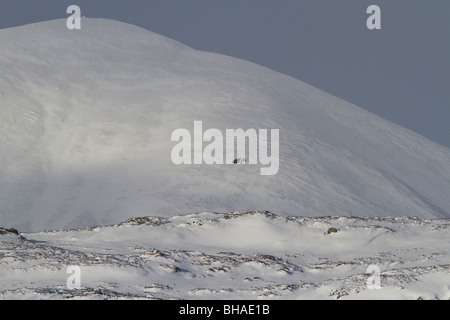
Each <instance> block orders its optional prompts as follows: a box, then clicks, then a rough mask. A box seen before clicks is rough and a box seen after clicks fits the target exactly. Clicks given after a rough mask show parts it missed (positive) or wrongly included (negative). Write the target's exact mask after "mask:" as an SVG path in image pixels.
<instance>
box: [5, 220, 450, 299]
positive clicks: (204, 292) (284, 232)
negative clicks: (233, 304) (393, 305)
mask: <svg viewBox="0 0 450 320" xmlns="http://www.w3.org/2000/svg"><path fill="white" fill-rule="evenodd" d="M449 227H450V220H449V219H434V220H423V221H421V220H418V219H413V218H367V217H365V218H357V217H293V216H282V215H276V214H273V213H270V212H247V213H239V212H235V213H227V214H218V213H206V212H205V213H199V214H190V215H183V216H174V217H171V218H168V219H167V218H160V217H143V218H135V219H129V220H128V221H125V222H123V223H120V224H116V225H110V226H101V227H93V228H82V229H73V230H58V231H45V232H38V233H22V234H21V235H20V236H19V235H16V234H9V235H0V275H1V276H2V278H0V299H105V298H106V299H450V276H449V274H450V255H449V245H448V244H449V243H450V232H449ZM331 228H334V229H336V231H337V232H334V233H328V232H327V231H328V230H330V229H331ZM370 265H376V266H378V267H379V268H380V271H381V272H380V286H381V288H380V289H369V288H368V287H367V280H368V279H369V277H371V276H372V274H368V273H367V268H368V267H369V266H370ZM69 266H79V267H80V271H81V272H80V285H81V287H80V288H79V289H69V288H68V287H67V279H68V278H69V276H70V274H68V273H67V272H66V271H67V268H68V267H69Z"/></svg>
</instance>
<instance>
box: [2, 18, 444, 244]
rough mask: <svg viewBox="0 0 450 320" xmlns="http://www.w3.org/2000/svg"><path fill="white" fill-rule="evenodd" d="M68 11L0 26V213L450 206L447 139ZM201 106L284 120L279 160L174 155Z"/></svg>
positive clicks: (229, 123) (29, 225)
mask: <svg viewBox="0 0 450 320" xmlns="http://www.w3.org/2000/svg"><path fill="white" fill-rule="evenodd" d="M65 23H66V21H65V20H64V19H62V20H54V21H49V22H43V23H37V24H32V25H26V26H23V27H16V28H11V29H3V30H0V43H1V45H0V226H2V227H7V228H11V227H14V228H17V229H19V231H23V232H24V231H34V232H36V231H40V230H44V229H61V228H80V227H89V226H96V225H105V224H117V223H119V222H120V221H124V220H126V219H128V218H131V217H137V216H160V217H165V218H170V217H174V216H178V215H181V214H186V213H195V212H205V211H207V212H233V211H242V212H245V211H258V210H269V211H271V212H275V213H277V214H286V215H290V216H366V217H368V216H370V217H374V216H389V217H400V216H406V217H419V218H421V219H432V218H448V217H450V215H449V212H450V150H449V149H448V148H445V147H443V146H440V145H438V144H435V143H433V142H431V141H430V140H428V139H426V138H424V137H422V136H420V135H418V134H415V133H413V132H411V131H409V130H406V129H404V128H402V127H400V126H398V125H395V124H393V123H391V122H389V121H386V120H384V119H382V118H380V117H377V116H375V115H373V114H371V113H369V112H367V111H364V110H363V109H361V108H359V107H357V106H354V105H352V104H350V103H348V102H345V101H343V100H341V99H339V98H336V97H334V96H331V95H329V94H327V93H325V92H323V91H321V90H319V89H317V88H314V87H312V86H310V85H308V84H305V83H303V82H301V81H299V80H296V79H293V78H291V77H288V76H285V75H282V74H280V73H277V72H275V71H272V70H269V69H267V68H264V67H261V66H258V65H255V64H252V63H249V62H247V61H243V60H239V59H235V58H231V57H227V56H223V55H219V54H213V53H207V52H200V51H196V50H194V49H191V48H189V47H187V46H185V45H183V44H180V43H178V42H176V41H173V40H170V39H167V38H165V37H162V36H159V35H157V34H155V33H152V32H150V31H147V30H144V29H140V28H138V27H135V26H132V25H128V24H124V23H120V22H115V21H110V20H104V19H86V18H83V20H82V29H81V30H68V29H67V28H66V24H65ZM305 45H306V44H305ZM318 67H320V66H318ZM330 76H333V75H332V74H330ZM355 90H356V88H355ZM392 108H395V106H392ZM196 120H201V121H202V122H203V126H204V130H206V129H208V128H217V129H219V130H222V131H223V132H224V131H225V130H226V129H238V128H242V129H244V130H246V129H249V128H254V129H279V130H280V169H279V172H278V174H277V175H274V176H261V175H260V174H259V170H260V166H259V165H190V166H189V165H181V166H176V165H174V164H173V163H172V161H171V150H172V148H173V147H174V146H175V144H176V143H175V142H172V141H171V133H172V132H173V131H174V130H175V129H178V128H186V129H188V130H190V131H191V132H192V130H193V123H194V121H196ZM281 233H283V232H281ZM262 239H264V237H263V238H262ZM179 240H182V239H176V240H170V241H175V242H176V241H179ZM166 241H169V240H168V239H167V240H166ZM255 241H256V242H257V243H258V245H260V242H259V241H261V239H260V238H255ZM280 241H281V240H280ZM273 245H275V244H273ZM285 245H288V244H287V243H285Z"/></svg>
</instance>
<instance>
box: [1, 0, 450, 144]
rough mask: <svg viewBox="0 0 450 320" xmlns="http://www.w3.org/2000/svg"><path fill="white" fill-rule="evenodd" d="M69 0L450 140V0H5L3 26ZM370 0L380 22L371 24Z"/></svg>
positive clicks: (45, 13)
mask: <svg viewBox="0 0 450 320" xmlns="http://www.w3.org/2000/svg"><path fill="white" fill-rule="evenodd" d="M71 4H76V5H78V6H80V8H81V13H82V15H86V16H88V17H90V18H97V17H101V18H108V19H114V20H118V21H123V22H127V23H131V24H134V25H138V26H140V27H143V28H146V29H148V30H151V31H154V32H156V33H159V34H161V35H164V36H167V37H170V38H172V39H175V40H178V41H180V42H182V43H184V44H186V45H188V46H191V47H193V48H195V49H199V50H204V51H210V52H217V53H221V54H225V55H230V56H234V57H238V58H241V59H245V60H249V61H252V62H255V63H257V64H260V65H263V66H266V67H269V68H271V69H274V70H277V71H279V72H281V73H284V74H288V75H290V76H292V77H295V78H297V79H299V80H302V81H304V82H307V83H309V84H312V85H314V86H316V87H318V88H320V89H322V90H324V91H327V92H329V93H331V94H333V95H336V96H338V97H340V98H343V99H345V100H347V101H350V102H352V103H354V104H356V105H358V106H360V107H363V108H365V109H367V110H369V111H371V112H373V113H375V114H377V115H379V116H381V117H383V118H385V119H388V120H391V121H393V122H396V123H398V124H400V125H402V126H404V127H407V128H409V129H411V130H413V131H415V132H418V133H420V134H422V135H424V136H425V137H427V138H429V139H431V140H434V141H436V142H438V143H440V144H443V145H445V146H447V147H450V0H370V1H367V0H339V1H337V0H283V1H281V0H70V1H66V0H0V28H7V27H14V26H19V25H24V24H29V23H33V22H39V21H45V20H51V19H57V18H67V17H68V14H66V8H67V7H68V6H69V5H71ZM372 4H375V5H378V6H380V8H381V27H382V29H381V30H368V28H367V27H366V20H367V18H368V17H369V15H368V14H367V13H366V10H367V8H368V6H369V5H372ZM0 45H1V44H0Z"/></svg>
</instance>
